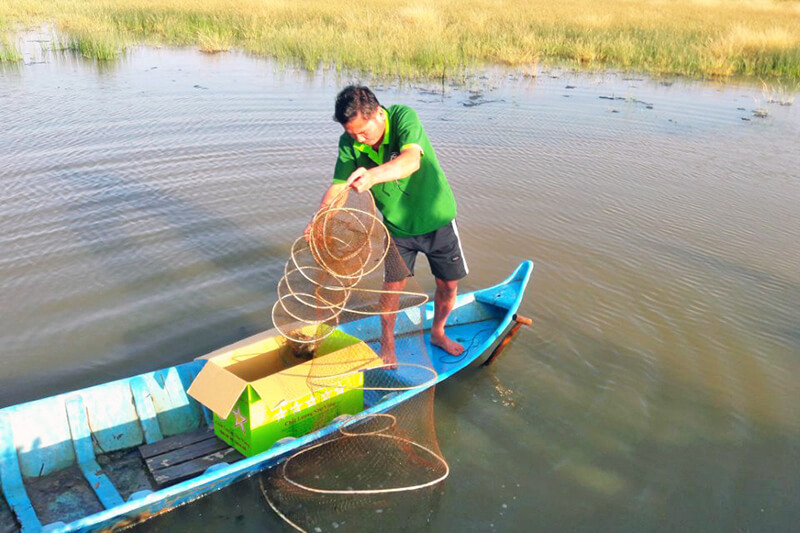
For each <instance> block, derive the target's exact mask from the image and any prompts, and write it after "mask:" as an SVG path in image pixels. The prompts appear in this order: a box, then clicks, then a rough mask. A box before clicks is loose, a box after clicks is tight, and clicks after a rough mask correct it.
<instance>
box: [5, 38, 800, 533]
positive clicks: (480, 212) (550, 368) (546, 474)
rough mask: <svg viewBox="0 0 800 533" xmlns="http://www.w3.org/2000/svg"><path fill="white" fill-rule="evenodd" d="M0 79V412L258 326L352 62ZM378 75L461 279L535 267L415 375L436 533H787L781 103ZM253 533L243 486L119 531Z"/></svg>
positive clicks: (313, 187) (502, 78) (51, 61)
mask: <svg viewBox="0 0 800 533" xmlns="http://www.w3.org/2000/svg"><path fill="white" fill-rule="evenodd" d="M39 60H42V61H43V62H39ZM0 68H1V69H2V70H0V117H2V122H0V184H1V186H2V191H3V201H2V204H0V219H2V228H3V231H2V233H0V250H2V253H0V280H2V305H0V341H2V342H1V344H0V345H2V346H3V349H2V351H0V406H6V405H11V404H15V403H18V402H22V401H26V400H31V399H35V398H38V397H42V396H47V395H51V394H56V393H60V392H64V391H69V390H73V389H76V388H80V387H85V386H89V385H92V384H95V383H99V382H104V381H108V380H111V379H116V378H121V377H125V376H129V375H133V374H136V373H140V372H144V371H148V370H152V369H156V368H160V367H164V366H168V365H173V364H176V363H180V362H183V361H186V360H189V359H191V358H193V357H195V356H198V355H201V354H203V353H206V352H208V351H210V350H212V349H214V348H217V347H220V346H223V345H225V344H227V343H229V342H231V341H234V340H237V339H240V338H242V337H244V336H246V335H249V334H252V333H255V332H257V331H260V330H263V329H267V328H268V327H270V318H269V312H268V311H269V309H270V308H271V306H272V304H273V302H274V301H275V287H276V284H277V282H278V279H279V277H280V275H281V273H282V268H283V264H284V262H285V260H286V257H287V255H288V252H289V246H290V244H291V242H292V241H293V240H294V238H295V237H296V236H297V235H299V233H300V232H301V231H302V229H303V227H304V225H305V223H306V222H307V220H308V218H309V217H310V216H311V214H312V212H313V210H314V208H315V207H316V205H317V202H318V200H319V196H320V195H321V193H322V190H323V188H324V187H325V185H326V184H327V182H328V181H329V177H330V174H331V171H332V168H333V163H334V159H335V147H336V140H337V138H338V135H339V134H340V131H341V129H340V127H339V126H338V125H337V124H335V123H334V122H332V120H331V115H332V107H333V106H332V103H333V98H334V96H335V94H336V92H337V90H338V89H339V88H341V87H342V86H343V85H345V84H346V83H347V82H349V81H351V78H348V77H346V76H344V77H342V76H337V75H335V74H330V73H316V74H314V75H311V74H307V73H303V72H299V71H295V70H293V69H281V68H280V67H278V66H276V65H274V64H272V63H270V62H268V61H265V60H262V59H256V58H251V57H248V56H246V55H240V54H224V55H217V56H206V55H202V54H200V53H198V52H196V51H194V50H173V49H169V50H167V49H161V50H158V49H136V50H134V51H132V52H131V53H130V54H129V55H128V56H126V57H125V58H124V59H122V60H120V61H119V62H117V63H114V64H111V65H102V66H101V65H98V64H95V63H93V62H89V61H84V60H82V59H80V58H75V57H74V56H70V55H47V54H45V55H41V56H40V55H36V54H31V55H27V56H26V64H25V65H19V66H7V65H6V66H2V67H0ZM373 86H374V88H376V89H377V91H376V92H377V94H378V97H379V98H380V99H381V101H382V102H383V103H385V104H391V103H405V104H409V105H412V106H413V107H415V109H416V110H417V111H418V113H419V115H420V117H421V119H422V121H423V123H424V125H425V127H426V130H427V132H428V134H429V136H430V138H431V139H432V142H433V145H434V147H435V149H436V151H437V155H438V156H439V159H440V161H441V162H442V165H443V167H444V169H445V171H446V172H447V174H448V177H449V179H450V181H451V184H452V186H453V188H454V190H455V193H456V196H457V199H458V202H459V226H460V230H461V233H462V237H463V240H464V246H465V255H466V257H467V260H468V263H469V266H470V270H471V273H470V275H469V277H468V278H467V279H466V280H465V281H464V282H463V283H462V284H461V288H462V290H472V289H476V288H481V287H484V286H487V285H490V284H493V283H496V282H498V281H500V280H501V279H503V278H504V277H505V276H506V275H508V273H509V272H510V271H511V270H512V268H513V267H514V266H516V264H517V263H518V262H519V261H520V260H523V259H527V258H531V259H533V260H534V261H535V263H536V269H535V272H534V276H533V283H532V286H531V288H530V289H529V292H528V295H527V297H526V300H525V302H524V304H523V309H522V311H521V312H522V313H523V314H525V315H528V316H532V317H533V318H534V325H533V327H531V328H527V329H523V330H522V332H521V333H520V335H519V336H518V337H517V339H516V341H515V342H514V343H513V344H512V345H511V346H510V348H509V349H508V350H507V351H506V352H505V354H504V356H503V358H502V359H501V360H500V362H498V363H497V364H495V365H493V366H492V367H491V368H490V369H488V370H486V369H481V370H474V371H465V372H463V373H461V374H460V375H458V376H456V377H454V378H452V379H451V380H449V381H448V382H446V383H445V384H443V385H442V386H440V387H438V389H437V398H436V424H437V430H438V434H439V441H440V442H439V443H440V446H441V448H442V451H443V453H444V455H445V457H446V458H447V459H448V460H449V462H450V465H451V468H452V472H451V475H450V478H449V479H448V480H447V482H446V484H445V486H444V491H443V492H444V493H443V494H442V496H441V499H440V500H439V501H438V502H437V508H436V509H435V512H434V514H433V517H432V520H431V530H433V531H452V530H462V531H493V530H497V531H530V530H542V531H551V530H569V531H618V530H625V531H651V530H659V531H661V530H676V531H677V530H680V531H685V530H704V531H740V530H741V531H788V530H792V529H794V528H795V527H796V524H797V523H798V522H799V521H800V493H799V492H798V490H797V479H800V402H798V400H800V385H799V383H800V326H798V324H800V270H798V268H797V266H798V264H800V246H798V243H799V242H800V220H799V218H800V208H798V202H800V171H799V170H798V168H800V154H799V153H798V149H797V139H798V138H800V110H799V109H798V107H800V102H798V103H797V104H796V105H792V106H781V105H778V104H774V103H767V101H766V100H767V98H766V97H765V95H764V94H762V92H761V91H759V90H758V89H755V88H751V87H747V86H735V85H728V86H716V85H713V84H703V83H686V82H675V83H665V82H659V81H654V80H649V79H640V78H625V77H623V76H621V75H614V74H608V75H590V74H583V75H581V74H574V73H569V72H560V71H556V70H553V71H547V72H541V73H540V75H539V76H538V77H537V78H525V77H523V76H520V75H516V74H514V73H506V72H499V71H490V72H487V74H486V75H483V76H480V75H479V76H471V77H469V78H468V79H467V80H466V81H465V82H464V84H463V85H450V84H446V85H445V86H440V85H437V84H429V85H428V84H425V85H417V84H402V85H393V84H386V83H374V84H373ZM757 108H764V109H766V110H767V111H768V116H767V117H766V118H759V117H756V116H754V114H753V110H755V109H757ZM417 273H418V278H419V279H420V281H421V283H422V285H423V287H425V288H426V289H428V290H431V289H432V280H431V278H430V275H429V273H428V271H427V265H426V264H425V262H424V261H422V264H421V265H418V270H417ZM265 525H268V526H273V525H274V526H277V525H278V522H277V521H276V519H275V518H274V516H273V515H272V514H271V511H269V509H268V508H267V507H266V505H265V503H264V500H263V497H262V496H261V493H260V491H259V490H258V486H257V484H256V483H255V482H254V481H246V482H243V483H240V484H238V485H236V486H234V487H231V488H230V489H227V490H224V491H222V492H219V493H215V494H213V495H212V496H209V497H207V498H204V499H202V500H200V501H198V502H196V503H194V504H192V505H189V506H186V507H183V508H180V509H178V510H176V511H174V512H172V513H169V514H168V515H165V516H164V517H161V518H158V519H155V520H152V521H151V522H148V523H146V524H145V525H143V526H141V528H140V529H141V530H142V531H173V530H174V531H183V530H187V529H189V528H190V527H197V528H203V529H208V530H216V531H229V530H230V529H231V528H232V527H236V528H237V529H239V530H243V531H262V530H263V529H264V528H265ZM377 527H379V525H378V522H376V523H375V524H367V525H365V529H371V528H372V529H374V528H377Z"/></svg>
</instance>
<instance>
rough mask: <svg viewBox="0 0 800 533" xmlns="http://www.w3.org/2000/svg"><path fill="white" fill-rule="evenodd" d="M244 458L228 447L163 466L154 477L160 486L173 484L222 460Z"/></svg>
mask: <svg viewBox="0 0 800 533" xmlns="http://www.w3.org/2000/svg"><path fill="white" fill-rule="evenodd" d="M241 459H244V456H243V455H242V454H240V453H239V452H237V451H236V450H234V449H233V448H226V449H224V450H219V451H217V452H214V453H212V454H209V455H206V456H204V457H199V458H197V459H192V460H191V461H186V462H185V463H182V464H179V465H176V466H171V467H169V468H162V469H161V470H157V471H156V472H154V473H153V478H154V479H155V480H156V483H158V485H159V486H164V485H171V484H173V483H178V482H180V481H183V480H186V479H189V478H192V477H195V476H197V475H199V474H201V473H203V472H205V471H206V469H207V468H208V467H210V466H213V465H215V464H219V463H222V462H228V463H233V462H236V461H239V460H241Z"/></svg>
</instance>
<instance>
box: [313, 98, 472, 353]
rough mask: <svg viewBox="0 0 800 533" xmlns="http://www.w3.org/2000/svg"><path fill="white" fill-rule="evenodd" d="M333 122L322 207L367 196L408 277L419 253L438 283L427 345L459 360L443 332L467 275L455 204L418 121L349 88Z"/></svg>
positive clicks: (388, 346)
mask: <svg viewBox="0 0 800 533" xmlns="http://www.w3.org/2000/svg"><path fill="white" fill-rule="evenodd" d="M334 120H336V121H337V122H339V123H340V124H341V125H342V127H344V133H343V134H342V136H341V137H340V138H339V157H338V159H337V161H336V168H335V170H334V175H333V184H332V185H331V186H330V187H329V188H328V190H327V191H326V192H325V195H324V196H323V197H322V202H321V205H320V208H322V207H325V206H327V205H328V204H329V203H330V202H331V201H332V200H333V199H334V198H335V197H336V196H337V195H338V194H339V193H340V192H341V191H342V190H343V189H344V188H345V187H352V188H353V189H355V190H356V191H358V192H364V191H370V192H371V193H372V195H373V198H374V199H375V205H376V207H377V208H378V210H379V211H380V212H381V214H382V215H383V219H384V224H385V225H386V227H387V228H388V230H389V233H390V234H391V235H392V240H393V241H394V243H395V245H396V247H397V250H398V252H399V254H400V256H401V257H402V258H403V260H404V261H405V263H406V265H407V266H408V270H409V272H411V275H413V273H414V263H415V261H416V257H417V253H418V252H422V253H424V254H425V255H426V256H427V258H428V262H429V263H430V266H431V271H432V273H433V275H434V277H435V278H436V292H435V294H434V318H433V325H432V327H431V344H434V345H436V346H438V347H440V348H441V349H443V350H444V351H446V352H447V353H449V354H452V355H459V354H461V353H462V352H463V351H464V347H463V346H462V345H461V344H459V343H457V342H455V341H454V340H452V339H450V338H449V337H448V336H447V335H446V334H445V331H444V325H445V322H446V321H447V316H448V315H449V314H450V311H451V310H452V309H453V305H454V304H455V301H456V293H457V289H458V280H459V279H461V278H463V277H464V276H466V275H467V273H468V269H467V264H466V261H465V260H464V253H463V250H462V248H461V241H460V239H459V236H458V229H457V227H456V222H455V217H456V202H455V198H454V197H453V192H452V191H451V190H450V185H449V184H448V182H447V178H445V175H444V172H443V171H442V168H441V167H440V166H439V162H438V160H437V159H436V154H435V153H434V151H433V147H432V146H431V144H430V141H429V140H428V136H427V135H426V134H425V131H424V130H423V128H422V124H421V123H420V121H419V118H418V117H417V114H416V113H415V112H414V110H413V109H411V108H410V107H407V106H403V105H393V106H391V107H389V108H385V107H382V106H381V105H380V104H379V103H378V99H377V98H376V97H375V95H374V94H373V93H372V91H370V90H369V89H368V88H367V87H363V86H353V85H351V86H349V87H346V88H345V89H344V90H342V91H341V92H340V93H339V94H338V96H337V97H336V106H335V114H334ZM310 227H311V226H310V224H309V226H308V227H307V228H306V233H308V231H310ZM406 281H407V280H406V279H402V280H392V279H388V278H387V279H386V280H385V283H384V288H385V289H386V290H387V291H401V290H403V289H404V288H405V285H406ZM382 319H383V320H382V326H383V335H382V339H381V340H382V346H381V351H382V352H383V355H389V356H390V357H391V356H392V355H393V353H394V336H393V334H392V332H393V328H394V320H395V316H394V315H388V316H387V315H384V316H383V317H382ZM387 352H388V354H387Z"/></svg>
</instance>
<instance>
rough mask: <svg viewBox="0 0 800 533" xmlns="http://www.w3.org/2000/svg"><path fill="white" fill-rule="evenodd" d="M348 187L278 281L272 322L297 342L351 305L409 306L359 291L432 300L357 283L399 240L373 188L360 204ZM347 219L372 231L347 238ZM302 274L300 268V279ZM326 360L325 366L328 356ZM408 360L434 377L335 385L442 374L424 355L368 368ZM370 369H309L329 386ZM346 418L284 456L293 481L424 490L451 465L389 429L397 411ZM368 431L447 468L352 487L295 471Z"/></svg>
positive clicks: (318, 333)
mask: <svg viewBox="0 0 800 533" xmlns="http://www.w3.org/2000/svg"><path fill="white" fill-rule="evenodd" d="M349 193H350V190H349V189H347V188H346V189H344V190H343V191H342V192H341V193H340V194H339V195H337V196H336V198H334V200H333V201H332V202H331V203H330V204H329V205H328V206H327V207H324V208H322V209H320V211H318V212H317V214H316V215H315V216H314V218H313V220H312V225H311V233H310V235H309V238H308V239H306V238H305V236H303V237H300V238H298V239H297V240H296V241H295V242H294V243H293V245H292V248H291V258H290V261H288V262H287V264H286V266H285V268H284V275H283V277H282V278H281V280H280V282H279V284H278V288H279V290H278V292H279V295H278V300H277V302H276V303H275V305H274V306H273V307H272V320H273V324H274V325H275V327H276V328H277V329H278V331H279V332H280V333H281V334H282V335H283V336H284V337H286V338H287V339H289V340H290V341H292V342H295V343H299V344H311V343H315V342H318V341H321V340H323V339H325V338H327V337H328V336H329V335H330V334H331V333H333V331H334V330H335V328H336V326H338V325H339V323H340V318H341V316H342V314H343V313H344V312H345V311H346V312H348V313H353V314H356V315H381V316H382V315H390V314H396V313H398V312H399V311H401V310H404V309H400V308H399V306H398V308H397V309H382V308H380V306H378V308H370V309H363V308H356V307H354V306H353V307H351V306H348V304H349V303H350V301H351V300H352V298H353V296H354V295H356V294H358V295H362V296H363V295H375V297H376V298H379V297H380V296H381V295H394V296H398V297H399V296H406V297H410V298H412V299H413V298H417V299H419V300H421V301H420V302H419V303H415V304H414V305H413V306H412V305H409V306H407V307H406V308H405V309H408V308H411V307H416V306H417V305H422V304H424V303H425V302H426V301H427V300H428V296H427V295H425V294H424V293H419V292H414V291H407V290H391V291H390V290H386V289H385V288H384V289H381V290H378V289H372V288H366V287H358V284H359V283H361V282H362V280H364V278H365V277H366V276H368V275H369V274H371V273H372V272H374V271H375V270H376V269H377V268H378V267H380V266H381V265H383V264H384V262H385V260H386V258H387V255H388V253H389V251H390V246H391V245H392V239H391V235H390V234H389V231H388V229H387V228H386V226H385V225H384V224H383V222H382V221H381V220H380V219H379V218H378V217H377V216H376V208H375V201H374V199H373V198H372V195H371V194H370V193H366V197H368V198H369V205H368V206H367V207H366V209H360V208H355V207H347V206H345V205H344V204H345V203H346V202H347V200H348V194H349ZM360 198H363V197H359V199H360ZM348 224H349V225H348ZM342 227H344V228H345V229H346V230H347V231H346V232H349V234H350V236H352V235H353V234H355V235H356V236H365V238H364V239H363V242H360V241H357V242H353V240H352V239H348V238H347V237H348V235H342V234H341V233H342V232H340V231H339V230H338V229H337V228H342ZM376 244H380V246H379V247H377V246H376ZM309 256H310V257H309ZM343 270H344V271H343ZM315 274H316V275H315ZM298 276H300V278H299V279H298ZM308 284H310V287H311V288H309V286H304V287H300V286H298V285H308ZM282 288H285V291H286V292H285V293H284V294H281V292H282ZM300 311H306V312H308V313H309V315H311V314H312V313H316V317H314V318H312V317H310V316H304V314H303V313H302V312H300ZM323 313H324V316H323ZM283 314H285V316H287V317H290V318H291V321H293V322H290V324H291V325H294V326H295V327H294V329H291V328H289V327H288V325H287V324H284V323H283V322H282V320H281V318H282V316H281V315H283ZM297 324H300V325H301V327H300V328H297V327H296V325H297ZM323 326H325V327H323ZM314 327H316V330H315V331H314V332H313V333H312V334H307V333H303V332H304V331H306V332H307V331H309V328H311V329H313V328H314ZM298 332H299V333H298ZM359 362H361V361H360V360H359V361H353V363H354V364H357V363H359ZM337 364H338V365H339V368H341V363H337ZM321 366H323V367H324V366H325V365H324V363H323V364H322V365H321ZM401 367H402V368H415V369H417V370H419V369H421V370H423V371H425V372H430V374H431V376H430V378H429V379H425V380H424V381H422V382H421V383H419V384H410V385H405V386H399V385H398V386H367V385H366V384H362V385H359V386H347V385H342V384H341V383H337V384H335V386H336V387H339V388H342V389H360V390H364V391H391V392H401V391H411V390H417V389H419V390H425V389H426V388H429V387H431V386H432V385H433V384H435V383H436V380H437V377H438V375H437V372H436V370H435V369H434V368H432V367H431V366H425V365H421V364H417V363H410V362H402V361H400V362H397V361H395V362H392V363H387V364H383V365H377V366H374V365H370V366H369V369H370V370H376V369H385V370H389V371H392V370H398V369H399V368H401ZM364 371H365V367H364V365H361V366H355V367H353V368H350V369H348V370H346V371H339V372H336V373H331V374H329V375H325V376H311V375H308V374H305V375H304V376H306V377H307V380H308V384H309V385H310V386H313V387H320V388H324V387H331V386H332V385H333V384H330V383H327V384H326V383H324V381H326V380H340V381H341V380H344V378H347V377H349V376H352V375H355V374H357V373H363V372H364ZM289 375H291V374H289ZM420 381H421V380H420ZM378 419H388V420H390V421H391V423H390V424H389V425H388V426H386V427H383V428H382V429H379V430H373V431H365V432H356V431H353V430H352V428H354V427H358V426H361V425H362V424H364V423H367V422H368V421H370V420H378ZM339 423H340V426H339V428H338V431H339V436H337V437H334V438H332V439H329V440H325V441H323V442H319V443H317V444H313V445H311V446H308V447H305V448H303V449H301V450H298V451H297V452H295V453H294V454H292V455H291V456H289V457H288V458H287V459H286V460H285V461H284V462H283V465H282V468H281V469H280V474H281V477H282V478H283V479H284V480H285V481H286V482H287V483H289V484H290V485H292V486H293V487H294V488H296V489H298V490H300V491H303V492H306V493H310V494H320V495H322V494H327V495H333V494H336V495H359V494H360V495H372V494H382V493H397V492H406V491H415V490H420V489H423V488H426V487H430V486H433V485H436V484H437V483H440V482H442V481H443V480H444V479H446V478H447V476H448V475H449V473H450V468H449V465H448V464H447V462H446V461H445V459H444V458H443V457H442V456H441V455H439V454H438V453H437V452H436V451H434V450H432V449H430V448H429V447H427V446H424V445H423V444H420V443H418V442H415V441H413V440H410V439H407V438H404V437H401V436H399V435H393V434H390V433H389V432H390V431H391V430H392V429H394V428H395V427H396V425H397V418H396V417H395V416H394V415H392V414H388V413H365V414H360V415H354V416H351V417H349V418H347V419H345V420H344V421H340V422H339ZM364 438H373V439H388V440H389V441H391V442H395V443H397V444H398V445H399V446H403V445H406V446H412V447H415V448H417V449H418V450H421V451H423V452H425V453H426V454H427V455H430V456H431V457H433V458H434V459H435V461H437V462H438V463H440V464H441V466H442V474H441V475H438V476H437V477H436V478H435V479H432V480H429V481H426V482H423V483H419V484H414V485H408V486H397V487H390V488H382V489H358V488H350V487H348V488H347V489H327V488H325V489H323V488H318V487H312V486H309V485H307V484H305V483H301V482H299V481H297V480H295V479H292V478H291V476H290V473H289V471H288V468H289V466H290V465H291V464H292V462H293V461H295V460H297V459H298V458H300V457H301V456H302V455H303V454H307V453H310V452H312V451H314V450H319V449H321V448H322V447H324V446H329V445H331V444H333V443H336V442H344V443H346V442H348V441H349V439H364ZM260 487H261V491H262V493H263V495H264V497H265V499H266V500H267V502H268V503H269V505H270V507H271V508H272V509H273V510H274V511H275V513H276V514H277V515H278V516H280V517H281V518H282V519H283V520H284V521H285V522H286V523H287V524H289V525H290V526H291V527H293V528H295V529H296V530H297V531H305V530H304V529H303V528H302V527H300V526H299V525H298V524H296V523H295V522H293V521H292V520H290V519H289V518H288V517H287V516H286V515H285V514H284V513H282V512H281V511H280V510H279V509H278V506H277V505H276V504H275V503H274V502H273V501H272V500H271V498H270V497H269V495H268V493H267V490H266V488H265V487H264V480H263V479H262V480H260Z"/></svg>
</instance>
